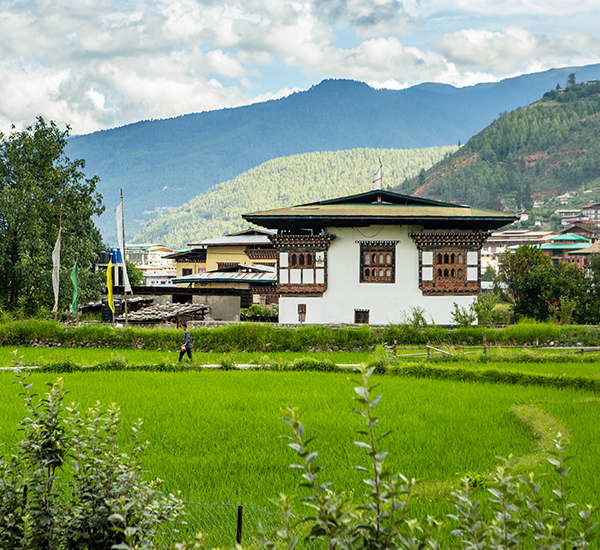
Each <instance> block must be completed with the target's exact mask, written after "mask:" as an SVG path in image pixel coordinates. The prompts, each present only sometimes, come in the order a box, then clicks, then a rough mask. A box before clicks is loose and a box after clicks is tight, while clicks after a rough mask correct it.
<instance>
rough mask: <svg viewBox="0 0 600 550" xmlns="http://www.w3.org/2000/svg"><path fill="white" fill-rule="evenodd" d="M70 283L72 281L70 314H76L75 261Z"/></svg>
mask: <svg viewBox="0 0 600 550" xmlns="http://www.w3.org/2000/svg"><path fill="white" fill-rule="evenodd" d="M71 281H73V303H72V304H71V313H77V260H75V265H74V266H73V271H71Z"/></svg>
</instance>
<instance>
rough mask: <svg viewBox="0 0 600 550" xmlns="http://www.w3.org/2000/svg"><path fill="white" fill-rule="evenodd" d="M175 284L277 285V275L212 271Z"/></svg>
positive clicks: (189, 276) (182, 278)
mask: <svg viewBox="0 0 600 550" xmlns="http://www.w3.org/2000/svg"><path fill="white" fill-rule="evenodd" d="M173 282H175V283H198V282H202V283H209V282H229V283H231V282H246V283H265V284H266V283H276V282H277V273H276V272H275V271H263V272H251V273H247V272H243V271H236V272H231V273H228V272H225V271H210V272H208V273H197V274H195V275H187V276H185V277H178V278H176V279H173Z"/></svg>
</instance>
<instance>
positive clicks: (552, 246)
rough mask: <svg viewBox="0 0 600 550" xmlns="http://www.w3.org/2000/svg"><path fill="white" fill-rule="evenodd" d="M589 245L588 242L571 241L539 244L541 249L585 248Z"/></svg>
mask: <svg viewBox="0 0 600 550" xmlns="http://www.w3.org/2000/svg"><path fill="white" fill-rule="evenodd" d="M589 247H590V243H589V242H587V243H573V244H552V243H544V244H543V245H541V246H540V248H541V249H542V250H585V249H586V248H589Z"/></svg>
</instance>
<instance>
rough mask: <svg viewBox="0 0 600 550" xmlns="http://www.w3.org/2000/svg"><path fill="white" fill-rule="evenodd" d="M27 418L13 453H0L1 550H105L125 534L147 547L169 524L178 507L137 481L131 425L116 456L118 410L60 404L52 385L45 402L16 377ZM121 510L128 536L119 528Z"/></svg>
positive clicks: (61, 394)
mask: <svg viewBox="0 0 600 550" xmlns="http://www.w3.org/2000/svg"><path fill="white" fill-rule="evenodd" d="M17 379H18V382H19V384H20V385H21V389H22V394H21V395H23V398H24V401H25V408H26V412H27V416H26V417H25V418H24V419H23V420H22V422H21V423H20V426H21V429H22V431H23V439H22V440H21V441H20V442H19V443H18V445H17V448H16V450H15V451H14V453H10V452H9V453H6V454H0V548H3V549H4V548H7V549H8V548H10V549H13V548H14V549H17V548H20V549H23V550H46V549H47V550H57V549H69V550H71V549H72V550H75V549H87V550H106V549H108V548H111V547H116V546H113V545H119V544H122V543H124V541H125V540H126V536H127V534H128V533H129V534H130V533H132V532H134V533H136V538H137V539H138V541H139V542H140V543H141V544H142V545H143V546H144V547H146V548H152V547H153V544H152V539H153V537H154V535H155V534H156V531H157V529H158V527H159V525H160V523H161V522H165V521H172V520H175V519H176V518H177V517H178V516H179V513H180V511H181V509H182V503H181V501H180V500H179V499H178V498H176V497H174V496H173V495H169V496H167V497H165V496H163V495H161V494H160V493H159V492H158V488H157V487H158V485H159V484H160V480H156V481H153V482H148V481H145V480H144V479H143V473H144V471H143V469H142V465H141V459H142V456H143V454H144V451H145V449H146V446H147V444H146V443H143V442H141V441H140V440H139V434H140V427H141V422H140V423H138V425H136V426H134V427H133V431H132V436H131V441H132V444H131V451H130V453H129V454H127V453H124V452H122V451H121V450H120V448H119V445H118V443H117V436H118V434H119V431H120V429H119V409H118V408H117V407H116V406H114V405H113V407H111V408H110V409H109V410H107V411H104V410H102V409H101V408H100V405H99V404H97V405H96V406H95V407H92V408H90V409H88V410H87V411H85V412H81V411H79V410H78V408H77V406H76V405H72V406H70V407H67V406H65V404H64V398H65V395H66V391H65V389H64V388H63V385H62V382H61V380H60V379H59V380H58V381H57V382H56V383H55V384H50V390H49V391H48V393H47V394H45V396H44V397H41V398H40V397H39V396H38V395H37V394H33V393H31V387H32V385H31V384H28V383H27V376H25V375H23V374H21V373H20V372H19V373H18V374H17ZM123 510H127V512H128V518H129V522H130V523H129V525H130V527H129V531H127V532H125V530H121V531H119V529H120V525H121V517H122V513H123Z"/></svg>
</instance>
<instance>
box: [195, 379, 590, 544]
mask: <svg viewBox="0 0 600 550" xmlns="http://www.w3.org/2000/svg"><path fill="white" fill-rule="evenodd" d="M373 372H374V371H373V369H368V370H365V369H362V371H361V377H362V378H361V380H358V381H355V383H356V384H357V386H356V387H355V388H354V391H355V392H356V394H357V397H355V398H354V400H355V402H356V403H357V404H358V408H357V409H356V410H353V412H355V413H357V414H359V415H360V416H361V417H362V420H363V421H364V425H365V426H366V427H365V429H363V430H360V431H359V432H358V434H359V438H358V440H357V441H355V445H357V446H358V447H360V448H361V449H364V453H365V455H364V456H365V461H364V464H363V465H360V466H354V467H353V468H354V469H357V470H359V471H361V472H363V473H364V475H365V479H364V481H365V483H366V485H367V487H368V490H367V493H366V496H365V500H364V501H359V502H356V501H355V500H354V499H353V500H350V499H347V498H345V492H344V491H343V489H342V488H337V489H334V488H333V484H332V483H328V482H322V481H320V479H319V478H320V474H321V471H322V466H320V465H318V463H317V458H318V452H317V451H315V450H313V449H312V448H311V447H312V442H313V440H314V438H312V437H311V438H308V439H307V438H306V437H305V435H304V431H305V430H304V425H303V424H302V422H301V418H302V413H301V412H298V410H297V409H295V408H293V407H288V408H287V410H285V411H284V417H283V420H284V421H285V422H286V423H287V424H288V425H289V427H290V429H291V435H285V436H282V437H283V438H285V439H286V440H287V441H288V446H289V447H290V448H291V449H292V450H293V451H294V453H295V455H296V456H297V460H296V461H295V464H292V465H291V467H292V468H296V469H298V470H299V471H300V474H301V478H302V481H301V482H300V483H299V488H300V489H302V490H303V491H304V493H305V496H303V497H301V498H300V499H299V500H300V504H301V505H303V507H304V509H305V510H306V511H307V513H308V515H307V516H306V517H300V518H299V519H296V518H298V515H297V511H296V510H295V509H294V507H295V505H296V502H297V497H295V496H293V497H288V496H286V495H280V498H279V499H276V500H274V501H273V502H275V504H276V505H277V506H278V507H279V508H280V510H281V512H282V517H283V521H282V522H281V524H280V525H279V526H278V528H277V529H276V530H275V531H273V532H268V531H267V530H266V529H264V527H262V526H261V528H260V530H259V535H258V542H259V544H260V545H261V546H262V547H263V548H265V549H268V550H272V549H274V548H286V549H288V550H292V549H293V548H295V547H296V546H297V545H298V542H299V541H300V537H299V534H298V527H299V526H300V525H301V524H302V525H308V535H306V537H305V540H306V541H315V542H317V541H321V542H322V543H324V546H326V547H327V548H328V549H329V550H337V549H340V550H352V549H357V550H359V549H377V550H387V549H389V550H394V549H398V548H407V549H425V548H430V549H435V550H439V549H442V548H463V549H464V548H470V549H485V548H496V549H499V548H502V549H507V550H508V549H510V548H545V549H550V548H557V549H558V548H563V549H566V548H582V549H583V548H589V547H590V544H591V542H592V541H593V540H594V539H595V537H596V526H597V524H596V523H595V522H594V521H593V508H592V507H589V506H588V507H577V506H575V505H574V504H572V503H569V502H568V500H567V497H566V490H567V487H566V484H565V477H566V475H567V474H568V472H569V468H568V467H567V466H566V463H567V462H568V460H569V459H570V457H568V456H566V454H565V451H566V445H567V442H566V441H565V440H564V438H563V437H562V436H561V435H560V434H557V436H556V438H555V439H554V448H553V450H552V451H551V452H550V457H549V458H548V462H549V464H550V467H551V469H552V471H553V474H554V476H555V481H554V489H553V490H552V492H551V496H550V497H549V499H548V500H547V501H546V500H545V499H544V498H543V497H542V493H541V487H540V483H539V482H538V480H537V479H536V478H535V475H534V474H529V475H518V474H517V473H516V470H515V460H513V459H512V457H509V458H508V459H502V461H501V465H500V466H498V468H497V469H496V471H495V472H494V473H493V474H492V475H490V476H489V478H487V477H484V476H481V475H479V474H468V475H467V476H466V477H465V478H463V480H462V481H463V489H462V490H459V491H456V492H453V493H452V495H451V498H450V500H451V502H452V503H453V504H454V508H455V510H456V511H455V513H454V514H450V515H449V516H448V518H447V519H449V520H451V521H452V524H451V525H450V529H451V533H450V534H448V533H446V532H445V531H443V524H444V522H442V521H440V520H438V519H436V518H432V517H428V518H427V520H426V521H419V520H417V519H415V518H412V517H411V516H410V515H409V513H408V510H409V502H410V498H411V495H412V493H413V489H414V487H415V485H416V483H417V481H416V480H415V479H409V478H407V477H406V476H404V475H402V474H399V473H394V472H392V471H391V470H390V469H389V467H388V466H387V465H386V458H387V455H388V453H387V452H386V451H384V450H382V449H381V442H382V440H383V439H384V438H385V436H386V435H388V434H389V432H383V433H382V432H381V428H380V427H379V425H378V419H377V417H376V416H375V407H376V406H377V404H378V403H379V400H380V399H381V395H377V396H376V395H374V394H373V390H374V389H375V388H376V386H377V384H372V383H371V382H370V377H371V375H372V374H373ZM474 488H479V490H480V491H481V490H483V489H486V490H487V491H488V494H489V496H488V505H489V507H490V512H491V516H490V515H487V516H485V515H484V514H483V511H482V510H483V509H482V505H481V503H480V501H479V500H475V499H474V498H473V494H472V492H473V489H474ZM449 535H451V537H450V536H449ZM187 547H188V548H191V547H192V546H191V545H190V546H187Z"/></svg>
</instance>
